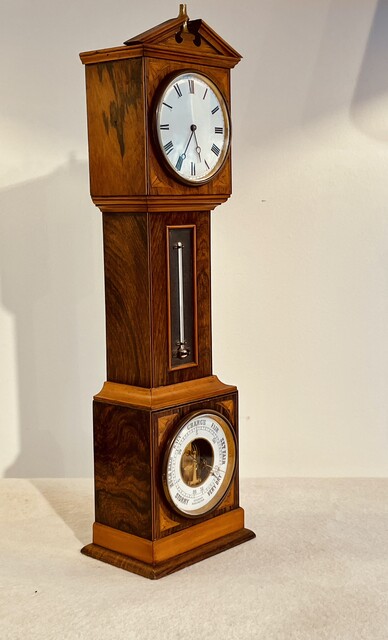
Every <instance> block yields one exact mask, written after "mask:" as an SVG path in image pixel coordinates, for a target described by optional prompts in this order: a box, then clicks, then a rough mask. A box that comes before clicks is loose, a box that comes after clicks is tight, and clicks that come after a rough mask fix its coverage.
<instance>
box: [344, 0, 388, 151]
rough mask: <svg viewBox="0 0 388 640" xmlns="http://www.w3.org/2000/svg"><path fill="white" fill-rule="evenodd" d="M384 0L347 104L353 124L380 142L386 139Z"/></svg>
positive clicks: (387, 19)
mask: <svg viewBox="0 0 388 640" xmlns="http://www.w3.org/2000/svg"><path fill="white" fill-rule="evenodd" d="M387 32H388V2H387V1H386V0H379V2H378V3H377V6H376V11H375V15H374V19H373V22H372V26H371V29H370V33H369V37H368V42H367V46H366V49H365V54H364V58H363V62H362V65H361V67H360V73H359V76H358V79H357V84H356V88H355V91H354V95H353V99H352V104H351V109H350V112H351V117H352V120H353V123H354V124H355V126H356V127H357V128H358V129H359V130H360V131H362V132H363V133H365V134H366V135H367V136H369V137H372V138H374V139H376V140H380V141H381V142H387V141H388V113H387V109H386V103H385V105H384V104H383V102H381V106H380V105H379V100H380V99H382V100H383V99H384V98H385V101H386V94H387V92H388V73H387V68H388V38H387Z"/></svg>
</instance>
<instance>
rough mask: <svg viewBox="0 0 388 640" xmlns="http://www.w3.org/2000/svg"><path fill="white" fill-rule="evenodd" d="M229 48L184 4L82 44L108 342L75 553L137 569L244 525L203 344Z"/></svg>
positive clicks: (231, 439)
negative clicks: (107, 41)
mask: <svg viewBox="0 0 388 640" xmlns="http://www.w3.org/2000/svg"><path fill="white" fill-rule="evenodd" d="M240 58H241V57H240V55H239V54H238V53H237V52H236V51H235V50H234V49H232V47H230V45H228V44H227V43H226V42H225V41H224V40H222V38H220V36H218V35H217V34H216V33H215V32H214V31H213V30H212V29H211V28H210V27H209V26H208V25H207V24H206V23H205V22H203V20H189V18H188V16H187V13H186V6H185V5H181V7H180V13H179V16H178V17H177V18H174V19H172V20H168V21H167V22H164V23H163V24H161V25H159V26H157V27H154V28H153V29H150V30H149V31H146V32H145V33H142V34H141V35H139V36H136V37H135V38H132V39H130V40H128V41H127V42H125V44H124V46H121V47H117V48H112V49H103V50H100V51H91V52H87V53H83V54H81V60H82V62H83V63H84V64H85V65H86V89H87V113H88V134H89V161H90V187H91V196H92V199H93V202H94V203H95V204H96V205H97V206H98V207H99V209H100V210H101V212H102V214H103V234H104V265H105V295H106V349H107V382H106V383H105V384H104V386H103V389H102V390H101V391H100V393H98V394H97V395H96V396H95V398H94V403H93V421H94V461H95V520H96V521H95V523H94V525H93V543H92V544H89V545H87V546H86V547H84V549H82V552H83V553H85V554H86V555H89V556H92V557H94V558H98V559H99V560H103V561H104V562H108V563H110V564H113V565H116V566H118V567H121V568H123V569H127V570H128V571H132V572H135V573H138V574H141V575H144V576H146V577H148V578H159V577H162V576H164V575H167V574H169V573H172V572H173V571H176V570H178V569H181V568H183V567H185V566H187V565H190V564H192V563H194V562H197V561H199V560H202V559H204V558H207V557H209V556H211V555H214V554H216V553H219V552H220V551H223V550H225V549H228V548H230V547H233V546H235V545H237V544H240V543H242V542H245V541H246V540H249V539H250V538H253V537H254V533H253V532H252V531H249V530H248V529H246V528H244V511H243V509H241V508H240V506H239V487H238V407H237V389H236V387H235V386H231V385H227V384H223V383H222V382H220V381H219V380H218V378H217V377H216V376H214V375H212V350H211V313H210V298H211V292H210V289H211V287H210V211H211V210H212V209H214V208H215V207H216V206H217V205H219V204H222V203H223V202H225V201H226V200H227V198H228V197H229V196H230V193H231V158H230V137H231V132H230V127H231V124H230V69H231V68H233V67H234V66H235V65H236V64H237V63H238V62H239V60H240Z"/></svg>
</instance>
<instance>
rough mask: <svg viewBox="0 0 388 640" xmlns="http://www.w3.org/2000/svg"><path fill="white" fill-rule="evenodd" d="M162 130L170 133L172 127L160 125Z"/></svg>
mask: <svg viewBox="0 0 388 640" xmlns="http://www.w3.org/2000/svg"><path fill="white" fill-rule="evenodd" d="M160 129H161V131H168V130H169V129H170V125H169V124H161V125H160Z"/></svg>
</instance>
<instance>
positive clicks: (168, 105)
mask: <svg viewBox="0 0 388 640" xmlns="http://www.w3.org/2000/svg"><path fill="white" fill-rule="evenodd" d="M163 104H164V106H165V107H168V108H169V109H172V106H171V105H170V104H167V102H163Z"/></svg>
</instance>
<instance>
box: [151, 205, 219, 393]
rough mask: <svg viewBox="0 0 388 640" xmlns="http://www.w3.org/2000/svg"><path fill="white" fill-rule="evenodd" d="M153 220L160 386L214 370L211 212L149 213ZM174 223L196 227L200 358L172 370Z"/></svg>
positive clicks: (156, 375) (155, 349) (155, 346)
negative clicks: (170, 230) (170, 238)
mask: <svg viewBox="0 0 388 640" xmlns="http://www.w3.org/2000/svg"><path fill="white" fill-rule="evenodd" d="M150 221H151V279H152V285H151V288H152V296H151V297H152V318H153V324H152V344H153V356H154V358H153V386H155V387H159V386H162V385H167V384H176V383H179V382H184V381H187V380H194V379H197V378H201V377H204V376H209V375H210V374H211V368H212V361H211V310H210V303H211V301H210V213H209V212H208V211H207V212H204V211H202V212H180V213H171V214H150ZM174 225H195V227H196V257H195V258H196V277H197V282H196V290H197V307H196V311H197V318H196V324H197V340H198V361H197V366H196V367H190V368H186V369H178V370H169V368H170V358H169V344H168V337H169V319H168V314H169V308H168V293H167V282H168V278H167V262H168V253H167V250H168V249H167V234H166V229H167V227H168V226H174Z"/></svg>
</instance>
